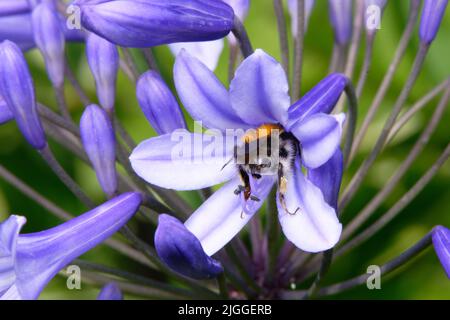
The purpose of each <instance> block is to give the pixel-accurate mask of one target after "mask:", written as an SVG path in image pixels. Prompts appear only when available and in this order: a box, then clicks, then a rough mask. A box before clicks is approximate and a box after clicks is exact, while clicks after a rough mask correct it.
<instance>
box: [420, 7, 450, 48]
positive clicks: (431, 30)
mask: <svg viewBox="0 0 450 320" xmlns="http://www.w3.org/2000/svg"><path fill="white" fill-rule="evenodd" d="M447 4H448V0H425V2H424V4H423V9H422V18H421V19H420V29H419V37H420V41H421V42H422V43H424V44H430V43H431V42H433V40H434V38H436V34H437V32H438V30H439V27H440V25H441V22H442V18H443V17H444V13H445V9H446V8H447Z"/></svg>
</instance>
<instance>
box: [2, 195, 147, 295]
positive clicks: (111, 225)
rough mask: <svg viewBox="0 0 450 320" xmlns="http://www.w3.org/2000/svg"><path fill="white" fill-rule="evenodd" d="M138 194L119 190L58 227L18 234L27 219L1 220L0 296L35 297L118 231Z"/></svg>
mask: <svg viewBox="0 0 450 320" xmlns="http://www.w3.org/2000/svg"><path fill="white" fill-rule="evenodd" d="M140 203H141V195H140V194H139V193H136V192H130V193H125V194H122V195H120V196H118V197H116V198H114V199H112V200H110V201H108V202H106V203H104V204H102V205H101V206H99V207H97V208H95V209H93V210H91V211H89V212H87V213H85V214H82V215H81V216H78V217H76V218H73V219H72V220H70V221H67V222H65V223H63V224H61V225H59V226H57V227H54V228H51V229H48V230H45V231H41V232H37V233H30V234H23V235H19V232H20V229H21V228H22V226H23V225H24V224H25V222H26V219H25V218H24V217H21V216H15V215H12V216H10V217H9V218H8V219H7V220H6V221H4V222H3V223H1V224H0V257H1V259H0V299H7V300H12V299H25V300H29V299H36V298H37V297H38V296H39V294H40V293H41V291H42V290H43V289H44V287H45V286H46V285H47V283H48V282H49V281H50V280H51V279H52V278H53V277H54V276H55V275H56V274H57V273H58V272H59V271H60V270H61V269H62V268H64V267H65V266H66V265H67V264H68V263H70V262H71V261H72V260H74V259H75V258H77V257H79V256H80V255H82V254H83V253H85V252H87V251H88V250H90V249H92V248H93V247H95V246H97V245H98V244H100V243H101V242H103V241H104V240H106V239H107V238H109V237H110V236H111V235H113V234H114V233H115V232H117V231H118V230H119V229H120V228H121V227H122V226H123V225H124V224H125V223H126V222H127V221H128V220H129V219H130V218H131V217H132V216H133V215H134V214H135V213H136V211H137V209H138V208H139V206H140Z"/></svg>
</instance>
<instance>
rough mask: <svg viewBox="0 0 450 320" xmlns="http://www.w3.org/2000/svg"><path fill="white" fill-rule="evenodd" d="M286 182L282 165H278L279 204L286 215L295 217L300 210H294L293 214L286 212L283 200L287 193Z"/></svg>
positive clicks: (284, 200)
mask: <svg viewBox="0 0 450 320" xmlns="http://www.w3.org/2000/svg"><path fill="white" fill-rule="evenodd" d="M287 182H288V181H287V178H286V176H285V174H284V168H283V165H282V164H281V163H280V164H279V167H278V197H279V200H280V204H281V207H282V208H283V210H284V211H286V212H287V213H288V214H290V215H295V214H296V213H297V212H298V211H299V210H300V208H297V209H295V211H294V212H291V211H289V210H288V208H287V205H286V198H285V194H286V191H287Z"/></svg>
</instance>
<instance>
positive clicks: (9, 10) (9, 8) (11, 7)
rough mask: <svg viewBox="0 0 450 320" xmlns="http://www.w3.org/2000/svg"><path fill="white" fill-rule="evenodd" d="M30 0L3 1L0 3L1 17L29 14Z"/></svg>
mask: <svg viewBox="0 0 450 320" xmlns="http://www.w3.org/2000/svg"><path fill="white" fill-rule="evenodd" d="M29 10H30V6H29V4H28V0H2V1H0V17H3V16H9V15H13V14H21V13H25V12H28V11H29Z"/></svg>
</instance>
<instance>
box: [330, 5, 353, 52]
mask: <svg viewBox="0 0 450 320" xmlns="http://www.w3.org/2000/svg"><path fill="white" fill-rule="evenodd" d="M328 6H329V11H330V20H331V24H332V26H333V29H334V39H335V41H336V43H337V44H339V45H346V44H347V43H348V42H349V41H350V38H351V37H352V27H353V26H352V24H353V19H352V0H328Z"/></svg>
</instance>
